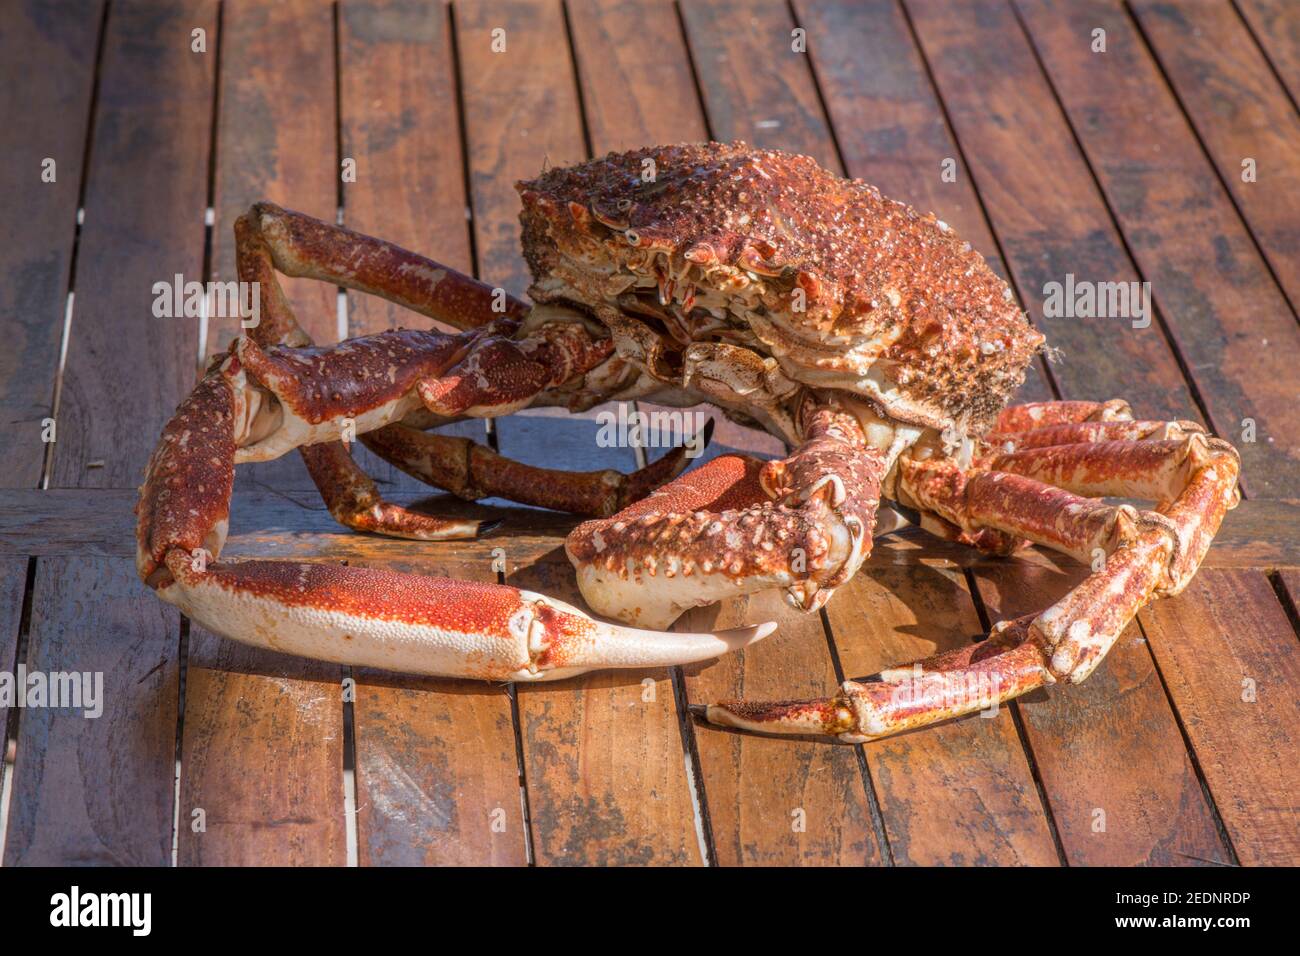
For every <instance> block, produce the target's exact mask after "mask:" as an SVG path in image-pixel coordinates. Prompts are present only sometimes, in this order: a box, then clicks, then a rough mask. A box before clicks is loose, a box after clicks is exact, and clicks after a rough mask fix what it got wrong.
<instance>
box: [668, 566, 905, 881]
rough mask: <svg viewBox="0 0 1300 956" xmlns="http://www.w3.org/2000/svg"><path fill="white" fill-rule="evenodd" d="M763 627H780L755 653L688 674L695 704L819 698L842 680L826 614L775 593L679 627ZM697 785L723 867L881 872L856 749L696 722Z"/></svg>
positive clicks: (693, 614) (691, 618) (694, 615)
mask: <svg viewBox="0 0 1300 956" xmlns="http://www.w3.org/2000/svg"><path fill="white" fill-rule="evenodd" d="M757 621H776V622H777V623H778V626H779V629H778V630H777V632H776V633H775V634H773V635H772V636H771V637H768V638H766V639H765V640H763V641H760V642H759V643H758V644H755V645H754V646H753V647H749V648H746V649H745V650H743V651H737V652H736V653H734V654H728V655H727V656H726V657H723V658H720V659H719V660H718V661H716V662H712V663H709V664H705V665H699V664H696V665H691V666H690V667H686V668H684V669H683V670H684V673H685V675H686V694H687V697H688V699H689V700H690V702H691V703H695V704H704V703H708V702H709V701H715V700H722V699H726V698H735V697H749V698H753V699H755V700H781V699H786V698H795V699H797V698H804V697H820V696H822V695H824V694H827V693H829V692H831V691H833V690H834V688H835V687H836V686H837V683H838V679H837V675H836V673H835V667H834V665H833V663H832V661H831V658H830V654H829V653H828V652H827V644H826V633H825V631H824V630H823V628H822V621H821V618H820V616H819V615H816V614H804V613H802V612H799V611H795V610H793V609H792V608H790V607H789V606H788V605H786V603H785V601H784V599H783V597H782V595H781V594H780V593H779V592H777V591H766V592H763V593H761V594H755V595H750V596H749V597H747V598H737V599H734V600H730V601H725V602H723V603H722V604H720V605H715V606H714V607H709V608H697V609H695V610H693V611H688V612H687V613H686V614H684V615H683V616H682V618H681V620H680V621H679V623H678V627H680V628H683V629H689V630H693V631H707V630H715V629H720V628H727V627H737V626H739V625H741V624H744V623H748V622H757ZM694 736H695V743H696V747H697V749H698V752H699V765H700V779H699V786H700V789H701V791H702V794H703V798H704V801H705V806H706V807H707V810H708V815H709V816H708V819H709V822H710V825H711V832H712V836H713V853H714V857H713V859H714V861H715V862H716V863H717V864H719V865H721V866H739V865H742V864H747V865H759V866H767V865H776V866H795V865H825V864H831V865H844V866H862V865H864V864H867V865H878V864H880V863H881V862H883V860H884V859H885V854H886V851H885V850H884V849H883V848H882V847H881V846H880V845H879V843H878V842H877V837H876V834H875V832H874V827H873V823H872V819H871V817H872V813H871V807H870V804H869V802H868V799H867V794H866V791H865V789H864V782H863V779H862V771H861V768H860V767H859V765H858V754H857V752H856V749H857V748H854V747H845V746H841V745H839V744H836V743H832V742H827V741H825V740H813V739H811V738H808V739H805V738H798V737H762V736H757V735H754V734H744V733H735V732H732V731H729V730H724V729H722V728H720V727H713V726H709V725H705V724H696V725H695V727H694Z"/></svg>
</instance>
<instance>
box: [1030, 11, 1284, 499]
mask: <svg viewBox="0 0 1300 956" xmlns="http://www.w3.org/2000/svg"><path fill="white" fill-rule="evenodd" d="M1018 9H1019V10H1020V12H1021V14H1022V16H1023V18H1024V21H1025V23H1026V24H1027V27H1028V29H1029V31H1030V33H1031V35H1032V38H1033V43H1034V45H1035V48H1036V49H1037V51H1038V53H1039V55H1040V57H1041V60H1042V63H1043V65H1044V68H1045V69H1046V70H1047V73H1048V75H1049V76H1050V78H1051V80H1052V83H1053V86H1054V88H1055V90H1056V92H1057V95H1058V96H1059V97H1060V99H1061V102H1062V104H1063V106H1064V108H1065V110H1066V112H1067V113H1068V115H1069V117H1070V120H1071V123H1072V125H1073V128H1074V130H1075V132H1076V133H1077V134H1078V136H1079V142H1080V144H1081V145H1082V147H1083V149H1084V151H1085V152H1086V153H1087V155H1088V158H1089V160H1090V161H1091V164H1092V168H1093V170H1094V171H1095V172H1096V175H1097V178H1098V181H1099V182H1100V184H1101V188H1102V189H1103V190H1104V191H1105V193H1106V197H1107V200H1108V201H1109V204H1110V207H1111V209H1112V210H1113V211H1114V213H1115V217H1116V219H1117V220H1118V222H1119V225H1120V228H1121V229H1123V231H1124V236H1125V239H1126V240H1127V242H1128V245H1129V248H1130V249H1131V250H1132V251H1133V255H1134V258H1135V260H1136V262H1137V265H1138V267H1139V268H1140V269H1141V270H1142V275H1143V277H1144V278H1145V279H1146V280H1148V281H1149V282H1150V283H1151V292H1152V296H1153V297H1154V299H1155V301H1156V304H1157V305H1158V306H1159V307H1160V310H1161V312H1162V313H1163V314H1164V316H1165V318H1166V321H1167V323H1168V325H1169V328H1170V330H1171V331H1172V333H1173V335H1174V338H1175V341H1176V342H1177V345H1178V349H1179V351H1180V352H1181V354H1182V356H1183V359H1184V362H1185V364H1186V366H1187V367H1188V370H1189V372H1190V373H1191V376H1192V378H1193V380H1194V382H1195V383H1196V387H1197V389H1198V390H1199V393H1200V395H1201V397H1202V399H1203V401H1204V403H1205V406H1206V408H1207V410H1208V412H1209V415H1210V418H1211V420H1212V422H1213V424H1214V427H1215V430H1216V431H1218V432H1219V433H1220V434H1222V435H1223V436H1224V437H1226V438H1228V439H1230V440H1232V441H1233V442H1234V443H1235V444H1236V445H1237V446H1238V448H1239V450H1240V451H1241V456H1242V478H1241V480H1242V487H1244V488H1245V489H1246V491H1247V492H1249V493H1250V494H1252V495H1254V496H1257V497H1285V496H1287V495H1294V494H1295V493H1296V489H1298V488H1300V467H1297V465H1300V416H1297V415H1296V414H1295V388H1294V382H1295V369H1296V368H1297V367H1300V326H1297V324H1296V321H1295V316H1294V314H1293V313H1292V312H1291V309H1290V308H1289V306H1288V304H1287V301H1286V298H1285V297H1284V296H1283V295H1282V293H1281V291H1280V290H1279V289H1278V287H1277V284H1276V283H1275V282H1274V281H1273V278H1272V276H1271V275H1270V274H1269V271H1268V269H1267V267H1266V266H1265V264H1264V261H1263V259H1262V258H1261V257H1260V255H1259V252H1258V250H1257V249H1256V248H1255V245H1254V243H1253V242H1252V241H1251V238H1250V235H1249V233H1248V232H1247V231H1246V228H1245V226H1244V225H1243V224H1242V222H1241V219H1240V218H1239V217H1238V215H1237V211H1236V209H1235V208H1233V205H1232V201H1231V199H1230V198H1229V196H1228V194H1227V193H1226V192H1225V191H1224V189H1223V187H1222V185H1221V184H1220V183H1219V182H1218V181H1217V178H1216V177H1215V175H1214V171H1213V169H1212V168H1211V166H1210V163H1209V161H1208V160H1207V159H1206V157H1205V154H1204V152H1203V151H1202V149H1201V146H1200V144H1199V143H1198V142H1197V141H1196V138H1195V136H1194V135H1193V132H1192V129H1191V127H1190V125H1189V124H1188V122H1187V119H1186V117H1185V116H1184V115H1183V113H1182V111H1181V110H1180V109H1179V108H1178V104H1177V102H1175V100H1174V98H1173V95H1172V94H1171V93H1170V91H1169V88H1168V86H1167V85H1166V84H1165V82H1164V79H1163V78H1162V77H1161V75H1160V72H1159V70H1158V69H1157V68H1156V65H1155V63H1154V61H1153V60H1152V58H1151V55H1150V52H1149V51H1148V50H1147V48H1146V46H1145V45H1144V44H1143V43H1142V39H1141V37H1140V36H1139V34H1138V32H1137V29H1136V28H1135V26H1134V24H1133V21H1132V20H1131V19H1130V17H1129V15H1128V13H1127V12H1126V11H1125V9H1124V8H1123V6H1122V5H1121V4H1120V3H1119V2H1118V0H1116V2H1113V3H1112V2H1095V0H1089V2H1084V3H1069V4H1064V3H1056V2H1051V0H1032V2H1021V3H1019V4H1018ZM1098 27H1100V28H1103V29H1105V30H1106V32H1107V38H1108V39H1107V52H1106V53H1105V54H1094V53H1091V52H1090V51H1089V49H1088V44H1086V43H1081V42H1079V40H1078V38H1079V37H1081V36H1089V35H1090V32H1089V31H1091V30H1093V29H1096V28H1098ZM1245 419H1251V420H1252V421H1253V422H1254V423H1255V426H1256V430H1257V438H1256V440H1255V441H1249V442H1247V441H1242V440H1241V439H1242V434H1243V429H1244V428H1245V426H1244V425H1243V422H1244V420H1245Z"/></svg>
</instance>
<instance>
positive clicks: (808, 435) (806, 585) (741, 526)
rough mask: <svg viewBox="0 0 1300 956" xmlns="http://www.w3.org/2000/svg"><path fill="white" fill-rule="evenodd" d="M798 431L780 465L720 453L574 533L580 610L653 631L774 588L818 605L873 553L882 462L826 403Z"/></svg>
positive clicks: (854, 426) (801, 603) (810, 410)
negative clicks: (696, 610) (691, 611)
mask: <svg viewBox="0 0 1300 956" xmlns="http://www.w3.org/2000/svg"><path fill="white" fill-rule="evenodd" d="M803 433H804V442H803V444H802V445H801V446H800V447H799V449H798V450H797V451H796V452H795V453H794V454H793V455H791V456H790V457H789V458H787V459H785V460H783V461H770V462H762V461H758V460H757V459H754V458H750V457H748V456H743V455H724V456H721V457H718V458H715V459H713V460H712V461H710V462H707V463H706V464H704V465H702V466H701V467H699V468H697V469H695V470H694V471H690V472H687V473H686V474H685V475H683V476H682V477H680V478H678V479H677V480H676V481H674V482H672V483H671V484H668V485H665V486H664V487H662V488H660V489H659V490H658V491H655V492H653V493H652V494H650V495H649V496H647V497H646V498H643V499H642V500H640V501H638V502H636V503H635V504H633V505H631V506H629V507H627V508H625V509H624V510H622V511H620V512H619V513H618V514H616V515H614V516H613V517H612V518H606V519H604V520H600V521H588V522H586V523H584V524H582V525H579V526H578V527H577V528H576V529H575V530H574V531H573V533H572V534H570V535H569V538H568V541H567V543H566V545H565V550H566V551H567V553H568V555H569V559H570V560H571V561H572V562H573V564H574V566H575V568H576V569H577V573H578V586H579V588H580V589H581V590H582V595H583V597H584V598H585V599H586V601H587V603H588V604H589V605H590V606H591V607H593V608H594V609H596V610H597V611H598V612H600V613H604V614H608V615H611V616H618V617H619V618H620V619H622V620H627V621H631V622H634V623H639V624H645V625H647V626H651V627H666V626H667V625H668V624H670V623H671V622H672V621H673V620H675V619H676V618H677V617H678V616H679V615H680V614H681V613H682V612H683V611H684V610H685V609H687V608H690V607H698V606H700V605H704V604H711V603H713V602H715V601H718V600H721V599H723V598H726V597H731V596H735V595H739V594H748V593H751V592H754V591H761V590H765V589H768V588H774V587H779V588H783V589H785V591H786V594H787V598H788V600H789V601H790V603H792V604H794V605H795V606H797V607H800V608H803V609H805V610H813V609H815V608H819V607H821V606H822V605H823V604H824V603H825V602H826V600H827V599H828V598H829V597H830V596H831V594H832V593H833V591H834V589H835V588H836V587H838V586H839V585H840V584H842V583H843V582H844V581H846V580H848V579H849V578H850V577H852V576H853V574H854V573H855V572H856V571H857V569H858V567H859V566H860V565H861V564H862V561H863V559H864V558H865V557H866V556H867V554H868V553H869V552H870V550H871V531H872V528H873V527H874V524H875V515H876V508H877V506H878V504H879V501H880V480H881V477H882V476H883V475H884V472H885V470H886V464H885V460H884V457H883V456H882V455H880V453H878V452H876V451H875V450H874V449H872V448H869V447H868V446H867V445H866V444H865V442H864V440H863V436H862V431H861V429H860V427H859V425H858V423H857V421H856V420H855V419H854V418H853V416H851V415H849V414H848V413H846V412H844V411H842V410H840V409H839V408H837V407H835V406H834V405H830V404H826V405H816V404H811V403H810V405H809V406H808V407H806V408H805V411H804V427H803Z"/></svg>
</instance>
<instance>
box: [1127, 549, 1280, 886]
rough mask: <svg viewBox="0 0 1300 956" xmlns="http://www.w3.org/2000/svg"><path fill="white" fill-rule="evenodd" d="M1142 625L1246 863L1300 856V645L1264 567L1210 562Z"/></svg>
mask: <svg viewBox="0 0 1300 956" xmlns="http://www.w3.org/2000/svg"><path fill="white" fill-rule="evenodd" d="M1141 623H1142V629H1143V631H1144V632H1145V633H1146V635H1147V638H1148V639H1149V640H1150V642H1151V651H1152V653H1153V654H1154V655H1155V659H1156V662H1157V663H1158V664H1159V665H1160V672H1161V675H1162V676H1163V678H1164V681H1165V684H1166V686H1167V687H1168V688H1169V695H1170V697H1172V698H1173V701H1174V705H1175V706H1176V707H1177V708H1178V712H1179V714H1180V716H1181V717H1182V722H1183V726H1184V727H1185V728H1186V731H1187V736H1188V739H1189V740H1191V743H1192V746H1193V748H1194V749H1195V751H1196V756H1197V760H1198V762H1199V764H1200V767H1201V770H1202V772H1203V773H1204V774H1205V782H1206V784H1207V785H1208V786H1209V788H1210V793H1211V794H1212V795H1213V797H1214V802H1215V803H1216V805H1217V806H1218V808H1219V813H1220V815H1221V816H1222V817H1223V823H1224V826H1225V827H1226V828H1227V830H1228V835H1229V836H1230V838H1231V840H1232V845H1233V847H1234V849H1235V850H1236V852H1237V858H1238V859H1239V860H1240V861H1241V862H1242V863H1245V864H1249V865H1257V866H1294V865H1296V863H1297V862H1300V831H1298V830H1297V828H1296V819H1297V814H1300V797H1298V796H1297V794H1300V763H1297V761H1296V759H1295V755H1296V753H1297V751H1300V731H1298V730H1297V728H1300V644H1297V643H1296V634H1295V631H1294V630H1292V627H1291V622H1290V621H1289V620H1288V619H1287V614H1286V611H1285V610H1284V609H1283V607H1282V606H1281V605H1280V604H1279V603H1278V601H1277V596H1276V595H1275V594H1274V593H1273V589H1272V587H1271V586H1270V584H1269V582H1268V578H1267V577H1265V576H1264V574H1262V573H1261V572H1259V571H1253V570H1243V571H1219V570H1213V569H1209V570H1202V571H1201V573H1199V574H1198V575H1197V576H1196V577H1195V578H1193V579H1192V582H1191V584H1189V585H1188V586H1187V590H1186V591H1184V592H1183V593H1182V594H1181V595H1179V596H1178V597H1177V598H1174V599H1172V600H1166V601H1159V602H1157V603H1155V604H1153V605H1151V606H1150V607H1149V608H1147V609H1146V610H1145V611H1143V612H1142V615H1141Z"/></svg>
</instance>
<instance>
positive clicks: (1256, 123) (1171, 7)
mask: <svg viewBox="0 0 1300 956" xmlns="http://www.w3.org/2000/svg"><path fill="white" fill-rule="evenodd" d="M1133 10H1134V13H1135V14H1136V15H1137V22H1138V25H1139V26H1140V27H1141V28H1142V33H1143V35H1144V36H1145V37H1146V39H1147V42H1148V43H1149V44H1150V45H1151V49H1152V52H1154V53H1155V56H1156V59H1157V60H1158V61H1159V63H1160V67H1161V69H1162V70H1163V71H1164V73H1165V75H1166V77H1167V78H1168V80H1169V82H1170V84H1171V85H1172V87H1173V90H1174V92H1175V94H1176V95H1177V96H1178V100H1179V103H1180V104H1181V105H1182V107H1183V109H1184V110H1186V112H1187V116H1188V118H1189V119H1190V120H1191V121H1192V125H1193V126H1194V127H1195V129H1196V133H1197V136H1198V137H1199V138H1200V140H1201V142H1202V143H1203V144H1204V145H1205V148H1206V151H1207V152H1208V153H1209V156H1210V158H1211V159H1212V160H1213V161H1214V165H1215V168H1216V169H1217V170H1218V173H1219V176H1220V177H1222V179H1223V184H1224V186H1225V187H1227V190H1228V192H1229V193H1231V194H1232V199H1233V202H1235V203H1236V204H1237V208H1238V209H1239V210H1240V211H1241V214H1242V218H1244V219H1245V221H1246V225H1247V226H1249V228H1250V232H1251V235H1252V236H1253V237H1254V239H1255V241H1256V242H1257V243H1258V244H1259V247H1260V250H1261V251H1262V252H1263V253H1264V257H1265V259H1267V261H1268V266H1269V268H1270V269H1271V270H1272V271H1273V274H1274V275H1275V276H1276V277H1277V280H1278V282H1279V284H1280V285H1281V286H1282V289H1283V291H1284V292H1285V293H1286V296H1287V298H1288V299H1289V300H1290V302H1291V308H1292V309H1293V310H1294V309H1295V308H1296V307H1297V305H1300V165H1297V164H1296V162H1295V157H1296V156H1297V155H1300V113H1298V112H1297V111H1296V108H1295V105H1294V104H1293V103H1292V102H1291V101H1290V100H1289V99H1288V98H1287V94H1286V89H1285V88H1284V87H1283V86H1282V84H1281V83H1280V82H1279V81H1278V78H1277V75H1276V74H1275V73H1274V72H1273V71H1272V69H1270V68H1269V65H1268V62H1267V61H1266V60H1265V59H1264V58H1263V57H1261V56H1260V55H1259V53H1260V51H1259V47H1258V46H1256V44H1255V40H1254V38H1253V37H1252V36H1251V35H1250V30H1249V28H1248V27H1247V26H1246V24H1245V23H1244V22H1243V21H1242V19H1241V17H1240V16H1239V15H1238V13H1237V11H1236V10H1235V9H1234V8H1233V7H1232V5H1231V4H1228V3H1198V2H1190V3H1188V2H1181V3H1170V2H1168V0H1139V2H1138V3H1135V4H1134V5H1133Z"/></svg>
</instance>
